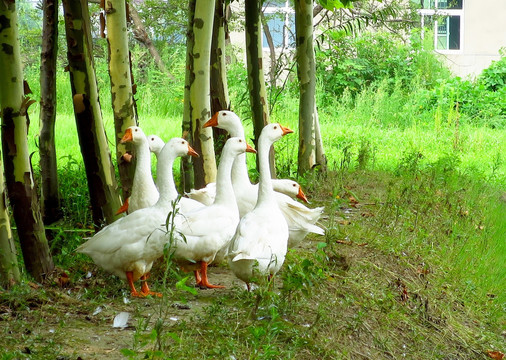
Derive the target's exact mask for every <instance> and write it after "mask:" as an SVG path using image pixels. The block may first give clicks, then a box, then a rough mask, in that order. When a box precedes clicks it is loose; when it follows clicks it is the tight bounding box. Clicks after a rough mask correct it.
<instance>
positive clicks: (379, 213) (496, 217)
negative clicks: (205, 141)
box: [0, 69, 506, 360]
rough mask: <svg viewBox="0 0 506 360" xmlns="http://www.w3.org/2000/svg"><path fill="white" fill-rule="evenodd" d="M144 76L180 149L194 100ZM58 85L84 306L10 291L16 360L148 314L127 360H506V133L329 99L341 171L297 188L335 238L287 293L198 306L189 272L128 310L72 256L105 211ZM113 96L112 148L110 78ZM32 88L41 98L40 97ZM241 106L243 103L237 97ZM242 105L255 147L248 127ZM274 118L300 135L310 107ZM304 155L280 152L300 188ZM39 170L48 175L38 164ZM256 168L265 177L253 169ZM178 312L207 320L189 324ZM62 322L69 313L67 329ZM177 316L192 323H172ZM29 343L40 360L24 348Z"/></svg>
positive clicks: (203, 300) (151, 104)
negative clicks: (94, 213)
mask: <svg viewBox="0 0 506 360" xmlns="http://www.w3.org/2000/svg"><path fill="white" fill-rule="evenodd" d="M236 70H237V69H236ZM102 71H103V69H102ZM66 75H67V74H66ZM239 75H240V74H239ZM239 75H238V74H236V73H234V76H238V78H239V77H240V76H239ZM143 76H145V77H146V79H149V80H150V81H153V82H154V83H156V84H158V85H157V86H159V87H156V86H154V85H153V86H152V87H147V86H146V87H142V86H140V87H139V93H138V95H137V97H138V100H139V101H138V108H139V122H140V125H141V126H142V128H143V130H144V131H145V132H146V133H147V134H151V133H153V134H158V135H160V136H161V137H162V138H164V139H165V140H168V139H169V138H171V137H173V136H179V135H180V133H181V114H182V102H181V99H182V95H181V94H180V93H179V91H177V88H173V89H171V90H167V91H165V92H162V91H160V81H161V80H160V77H159V74H157V73H156V72H153V71H151V72H147V73H146V74H144V75H143ZM58 81H59V87H58V89H59V90H58V91H59V95H58V99H59V100H60V101H61V104H60V106H59V111H58V117H57V124H56V133H57V140H56V149H57V156H58V160H59V180H60V186H61V191H62V194H64V196H63V204H62V208H63V209H64V214H65V219H64V222H63V223H62V224H59V225H57V226H55V227H54V228H52V230H51V231H52V235H53V236H52V237H53V240H52V243H51V248H52V251H53V254H54V259H55V262H56V264H57V265H58V266H59V267H60V268H63V269H66V270H67V271H68V272H69V273H70V285H69V289H68V290H69V292H68V294H69V295H68V296H67V292H66V289H60V288H59V287H58V286H57V285H56V283H57V282H56V281H53V282H50V284H49V285H47V286H45V287H44V288H43V289H40V290H33V289H31V288H30V287H29V285H27V283H26V282H24V283H22V284H20V285H19V286H17V287H15V288H14V289H13V290H12V291H11V292H0V309H4V310H5V311H4V312H3V314H8V315H2V316H4V317H2V318H0V321H2V322H3V321H5V323H6V324H7V321H8V319H10V318H11V317H12V318H14V319H16V320H19V321H20V322H21V325H19V326H18V327H15V326H14V325H13V324H14V322H9V324H8V325H9V326H7V327H5V330H2V331H3V332H2V333H1V334H3V335H4V338H3V342H4V344H3V345H4V349H5V350H1V351H3V352H4V353H5V355H2V356H3V357H2V358H5V359H9V358H17V357H20V356H22V357H26V358H33V359H35V358H37V359H42V358H47V359H53V358H56V357H57V356H62V357H64V358H65V356H67V357H68V356H73V355H75V356H74V357H76V356H82V355H83V354H82V353H80V352H79V351H80V350H76V348H75V346H74V347H72V346H71V345H69V343H68V340H67V339H65V337H64V336H61V337H58V331H59V332H61V333H66V332H76V333H79V332H83V333H86V331H89V332H91V333H94V332H95V331H101V329H107V330H104V331H109V328H110V321H111V316H112V315H111V313H112V312H113V311H112V309H114V310H117V309H123V310H125V309H126V311H130V312H132V313H133V317H134V323H135V329H133V330H132V329H131V330H130V331H129V332H128V336H130V338H129V339H128V341H127V342H126V344H125V342H123V343H121V344H119V345H117V351H116V353H117V354H119V349H123V355H125V357H128V358H132V359H137V358H139V359H140V358H145V356H147V357H148V358H153V359H163V358H181V359H185V358H226V357H230V356H231V355H232V356H233V357H235V358H251V359H271V358H298V359H306V358H307V359H315V358H321V359H331V358H332V359H366V358H378V359H387V358H395V359H397V358H411V359H427V360H429V359H479V358H486V357H485V355H484V351H486V350H488V349H496V350H503V351H504V347H503V344H504V335H503V334H501V332H502V331H503V330H504V328H505V326H506V317H505V314H506V293H505V292H504V289H505V288H506V268H505V267H504V263H505V261H506V242H505V241H504V236H505V234H506V222H505V221H504V219H505V218H506V204H505V200H504V193H503V189H504V185H505V184H506V164H505V163H504V159H503V158H502V154H504V153H506V129H503V128H495V129H494V128H491V127H485V126H483V127H476V126H471V125H470V124H469V123H466V122H465V121H463V122H462V123H461V124H459V126H458V127H457V122H456V118H455V116H454V115H451V116H450V115H448V117H447V118H445V119H442V118H441V117H440V115H438V113H437V112H436V110H434V109H430V110H425V109H423V107H422V108H420V105H419V104H418V103H417V99H416V98H413V99H410V96H411V95H412V94H411V95H410V94H409V93H403V91H405V90H402V89H394V90H393V91H387V89H385V88H382V87H381V85H380V86H378V87H377V88H376V89H371V90H366V91H364V92H362V93H361V94H359V95H358V96H357V98H356V99H351V98H347V95H346V94H345V96H344V97H343V98H342V99H340V101H337V100H333V99H330V100H329V99H325V103H327V104H328V103H331V104H333V105H332V106H328V107H323V108H320V109H319V115H320V121H321V130H322V136H323V141H324V147H325V151H326V155H327V158H328V160H329V169H330V172H329V174H328V175H323V174H320V173H318V172H315V173H314V174H308V175H307V176H306V177H299V178H298V180H299V181H300V182H301V183H302V184H303V185H304V187H305V189H307V190H308V192H309V193H310V194H311V200H312V205H311V206H320V205H321V206H325V209H326V210H325V220H324V221H323V222H324V225H325V226H326V227H327V229H328V231H327V235H326V236H325V237H310V239H309V240H308V241H307V243H306V244H305V246H304V247H303V248H302V249H297V250H296V251H291V252H290V254H289V255H288V257H287V261H286V263H285V265H284V267H283V271H282V272H281V273H280V275H279V277H278V280H277V284H278V286H279V288H275V290H274V291H270V290H269V289H260V291H259V292H257V293H254V294H248V293H244V292H243V291H242V290H241V289H239V288H238V287H237V286H235V285H232V284H227V285H229V286H228V287H229V289H227V290H225V291H223V292H220V291H207V292H206V291H199V292H198V293H197V295H194V294H192V293H190V292H188V291H185V287H184V286H182V285H181V284H182V283H181V281H182V279H184V276H185V275H183V274H180V273H178V272H177V270H174V271H175V272H171V276H170V278H169V279H166V280H167V281H168V287H167V289H166V297H165V298H164V299H163V300H161V301H160V302H158V301H155V300H139V301H137V300H134V301H133V302H132V303H131V304H123V302H122V297H123V294H124V291H125V290H124V289H125V284H124V283H123V282H121V281H120V280H118V279H117V278H114V277H112V276H108V275H107V274H105V273H104V272H101V271H100V270H97V269H96V267H94V265H92V264H91V261H90V260H89V259H88V258H87V257H85V256H82V255H79V256H76V255H75V254H74V253H73V250H74V249H75V247H76V246H77V245H78V244H79V243H81V242H82V241H83V239H82V238H83V237H84V236H90V235H91V232H88V230H89V229H88V227H89V225H90V224H91V214H90V209H89V202H88V199H87V196H88V195H87V189H86V185H85V184H86V180H85V175H84V168H83V165H82V160H81V156H80V149H79V144H78V138H77V134H76V127H75V120H74V117H73V115H71V109H72V107H71V104H70V103H69V99H70V96H69V93H70V89H69V87H68V84H67V81H65V80H62V78H61V77H60V78H59V80H58ZM99 84H101V86H102V87H101V94H105V96H104V97H103V98H102V99H101V103H102V106H103V109H104V110H103V113H104V122H105V127H106V132H107V133H108V134H109V138H110V139H112V136H111V134H112V133H113V119H112V114H111V110H110V105H109V104H110V99H108V97H107V96H108V95H107V90H108V88H107V86H108V85H107V77H104V76H103V74H102V75H100V76H99ZM162 85H163V83H162ZM174 86H175V85H174ZM234 86H235V87H234ZM232 88H234V89H238V88H239V87H238V86H237V84H235V85H234V84H232ZM32 90H34V96H35V97H36V96H37V91H38V89H36V87H34V86H32ZM241 96H242V95H241V93H240V92H239V93H235V95H234V99H235V100H238V99H239V98H241ZM319 96H323V94H320V95H319ZM320 100H322V99H320ZM232 104H234V102H232ZM237 106H238V107H239V108H238V109H236V111H238V112H239V113H240V115H241V116H242V117H243V118H244V119H245V122H244V123H245V127H246V133H247V138H251V134H252V125H251V120H250V119H249V118H248V117H249V114H247V113H244V106H243V105H237ZM37 111H38V109H37V106H36V105H35V106H33V108H32V109H31V113H30V115H31V118H32V125H31V127H30V134H29V144H30V147H31V149H32V150H33V151H36V134H37V128H38V126H37V121H36V119H37V117H38V114H37ZM271 120H272V121H279V122H280V123H282V124H284V125H287V126H289V127H290V128H292V129H293V130H295V132H296V133H297V130H298V103H297V101H296V99H295V98H293V97H291V96H290V93H289V92H287V93H286V94H283V95H282V97H281V98H280V103H279V104H278V106H277V107H276V108H275V109H274V111H273V113H272V118H271ZM110 146H111V149H114V144H113V143H112V142H110ZM297 149H298V139H297V136H296V135H295V134H293V135H289V136H287V137H286V138H284V139H283V140H282V141H280V142H278V143H277V144H276V150H277V159H276V160H277V165H278V174H280V176H290V177H297V175H296V170H297V166H296V160H295V159H296V156H297ZM32 160H33V163H34V165H35V168H36V169H37V162H38V154H37V153H36V152H35V154H34V156H33V159H32ZM249 165H250V169H251V170H252V173H253V174H254V173H255V171H254V170H253V166H254V162H253V161H252V159H251V158H250V162H249ZM351 197H353V198H354V199H355V200H357V201H358V203H357V204H356V203H355V202H354V201H352V200H350V198H351ZM364 244H367V245H364ZM361 245H363V246H361ZM88 271H91V272H92V273H93V277H92V278H91V279H87V278H86V276H85V275H86V274H87V272H88ZM224 271H226V270H224ZM163 273H164V271H163V269H158V272H156V269H155V273H154V275H153V277H152V279H153V286H154V288H155V289H161V288H163V281H162V280H161V278H162V277H163ZM178 281H179V285H178V286H176V284H177V283H178ZM189 283H191V281H190V282H189ZM176 303H177V304H180V303H183V304H190V305H191V306H192V310H191V311H188V313H187V314H185V312H184V311H181V310H177V308H174V306H173V305H174V304H176ZM97 306H103V307H105V308H107V307H108V309H109V313H108V316H109V317H105V315H104V317H102V318H100V319H101V320H100V321H95V320H93V321H92V320H89V319H85V318H84V316H85V315H84V314H87V315H86V316H88V317H90V316H89V313H91V312H93V310H94V309H95V308H96V307H97ZM27 308H28V309H30V310H26V309H27ZM48 309H49V310H50V311H49V314H48ZM83 309H84V310H83ZM146 309H148V310H146ZM118 311H119V310H118ZM62 313H67V314H70V315H68V316H66V317H65V320H64V321H60V320H59V319H60V318H61V317H62ZM172 315H174V316H177V317H179V320H178V321H172V320H170V319H169V317H170V316H172ZM91 318H92V319H94V318H93V317H91ZM6 319H7V320H6ZM56 319H58V320H56ZM160 319H161V320H160ZM55 323H57V324H59V325H58V327H57V329H58V331H57V333H56V335H55V334H53V335H51V334H46V335H47V337H44V336H42V335H41V334H43V333H44V332H45V331H47V329H45V327H44V325H45V324H50V325H51V326H53V327H54V326H55V325H54V324H55ZM29 324H37V325H34V326H33V328H34V329H35V330H33V334H24V335H19V334H21V332H22V331H21V330H20V329H21V328H23V326H24V327H26V326H27V325H29ZM125 333H126V332H125ZM86 334H87V333H86ZM76 336H77V335H76ZM83 336H84V335H83ZM90 336H92V335H90ZM101 336H103V337H104V338H108V336H110V334H109V335H107V333H102V335H101ZM125 336H126V335H125ZM21 339H22V340H23V341H26V344H28V345H27V346H28V347H29V348H30V349H31V351H32V352H33V354H32V355H30V354H26V352H25V353H23V351H22V350H23V349H20V348H19V346H18V344H19V343H20V341H21ZM83 341H84V342H87V341H88V340H87V339H86V337H84V338H83V339H82V341H81V342H83ZM501 346H502V348H501ZM97 351H99V350H97ZM0 353H1V352H0ZM99 354H100V353H99ZM167 354H170V357H169V355H167ZM83 358H84V357H83Z"/></svg>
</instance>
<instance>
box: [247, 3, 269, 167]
mask: <svg viewBox="0 0 506 360" xmlns="http://www.w3.org/2000/svg"><path fill="white" fill-rule="evenodd" d="M261 6H262V4H261V2H260V1H257V0H245V1H244V7H245V11H244V12H245V24H246V25H245V27H246V62H247V69H248V89H249V98H250V105H251V112H252V116H253V133H254V139H253V142H254V143H255V147H258V138H259V137H260V133H261V132H262V129H263V128H264V126H265V125H267V124H268V123H269V104H268V101H267V100H268V97H267V89H266V86H265V75H264V69H263V57H262V22H261V18H260V13H261ZM269 162H270V166H271V173H272V175H273V177H275V167H274V153H273V150H272V148H271V152H270V156H269ZM257 168H258V158H257Z"/></svg>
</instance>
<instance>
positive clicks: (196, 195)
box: [186, 179, 309, 206]
mask: <svg viewBox="0 0 506 360" xmlns="http://www.w3.org/2000/svg"><path fill="white" fill-rule="evenodd" d="M271 181H272V188H273V190H274V191H276V192H279V193H282V194H285V195H287V196H290V197H291V198H298V199H300V200H302V201H304V202H305V203H309V201H308V200H307V197H306V194H305V193H304V191H303V190H302V187H301V186H300V184H299V183H298V182H297V181H295V180H291V179H271ZM253 186H255V187H258V184H254V185H253ZM186 195H188V197H190V198H191V199H193V200H197V201H198V202H201V203H202V204H204V205H207V206H209V205H211V204H212V203H213V201H214V197H215V196H216V183H214V182H212V183H209V184H207V185H206V187H204V188H202V189H198V190H196V189H192V190H191V191H190V192H189V193H187V194H186Z"/></svg>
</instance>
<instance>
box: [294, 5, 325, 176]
mask: <svg viewBox="0 0 506 360" xmlns="http://www.w3.org/2000/svg"><path fill="white" fill-rule="evenodd" d="M295 33H296V39H297V40H296V43H297V45H296V46H297V77H298V79H299V87H300V99H299V153H298V173H299V174H301V175H302V174H304V173H305V172H307V171H309V170H311V169H313V168H314V167H315V166H316V165H320V166H321V167H322V169H323V170H325V168H326V159H325V154H324V153H323V145H322V143H321V136H320V133H319V132H320V127H319V124H318V113H317V111H316V98H315V93H316V66H315V55H314V47H313V0H295ZM317 149H318V155H317V151H316V150H317Z"/></svg>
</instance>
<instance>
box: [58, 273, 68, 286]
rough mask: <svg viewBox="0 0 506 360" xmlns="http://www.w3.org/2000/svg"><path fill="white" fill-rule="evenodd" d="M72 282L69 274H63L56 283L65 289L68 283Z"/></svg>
mask: <svg viewBox="0 0 506 360" xmlns="http://www.w3.org/2000/svg"><path fill="white" fill-rule="evenodd" d="M69 281H70V278H69V276H68V275H67V273H65V272H63V273H62V274H61V275H60V277H59V278H58V279H57V280H56V282H57V283H58V285H59V286H60V287H65V286H66V285H67V284H68V282H69Z"/></svg>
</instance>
